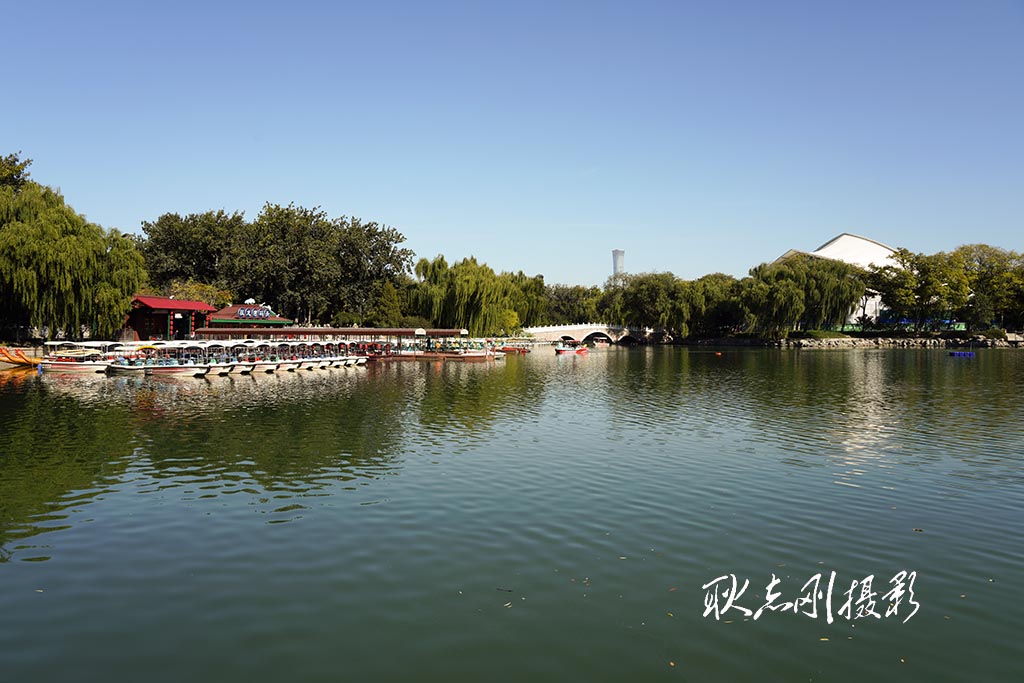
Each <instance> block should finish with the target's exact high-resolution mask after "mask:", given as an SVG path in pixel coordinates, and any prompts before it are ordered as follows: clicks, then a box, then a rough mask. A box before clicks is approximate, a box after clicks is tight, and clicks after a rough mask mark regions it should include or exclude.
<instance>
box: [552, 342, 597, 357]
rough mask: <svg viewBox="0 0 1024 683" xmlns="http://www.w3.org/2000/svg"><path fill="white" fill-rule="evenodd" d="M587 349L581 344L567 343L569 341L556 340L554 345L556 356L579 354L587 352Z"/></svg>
mask: <svg viewBox="0 0 1024 683" xmlns="http://www.w3.org/2000/svg"><path fill="white" fill-rule="evenodd" d="M588 351H589V349H587V347H586V346H585V345H583V344H577V343H569V342H558V344H556V345H555V355H557V356H568V355H573V354H575V355H579V356H582V355H583V354H585V353H587V352H588Z"/></svg>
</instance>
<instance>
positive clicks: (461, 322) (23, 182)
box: [0, 154, 1024, 340]
mask: <svg viewBox="0 0 1024 683" xmlns="http://www.w3.org/2000/svg"><path fill="white" fill-rule="evenodd" d="M30 164H31V160H28V159H26V160H22V159H21V158H20V156H19V154H10V155H8V156H6V157H0V295H2V297H0V322H2V325H3V327H4V328H5V333H4V334H5V335H7V336H13V335H11V332H10V331H11V330H23V329H26V328H30V327H31V328H37V329H39V330H41V331H42V333H43V334H44V335H46V336H50V337H52V336H56V335H58V334H60V335H65V336H68V337H72V338H77V337H79V336H81V334H82V333H83V332H84V331H85V330H86V329H88V330H89V331H90V332H91V334H92V335H93V336H97V337H110V336H113V335H114V334H116V332H117V331H118V330H119V329H120V327H121V325H122V324H123V321H124V319H125V316H126V314H127V312H128V310H129V307H130V302H131V298H132V296H133V295H134V294H137V293H148V294H157V295H164V296H175V297H177V298H181V299H190V300H200V301H205V302H207V303H209V304H211V305H214V306H224V305H227V304H228V303H232V302H240V301H244V300H246V299H249V298H254V299H256V300H257V301H258V302H260V303H265V304H267V305H269V306H271V307H272V308H273V310H274V311H275V312H276V313H278V314H280V315H282V316H284V317H287V318H291V319H293V320H295V321H296V322H297V323H300V324H307V325H309V324H328V325H335V326H348V325H353V324H355V325H360V326H374V327H439V328H465V329H467V330H469V332H470V333H471V334H473V335H476V336H492V335H514V334H516V333H518V332H519V331H520V330H521V329H522V328H523V327H528V326H533V325H545V324H571V323H578V322H590V321H596V322H605V323H610V324H619V325H629V326H639V327H652V328H657V329H659V330H663V331H664V332H665V334H666V335H667V338H671V339H675V340H681V339H693V338H714V337H721V336H728V335H734V334H749V335H753V336H757V337H762V338H769V339H777V338H780V337H785V336H787V335H788V334H790V333H792V332H793V331H796V330H814V329H831V328H836V327H838V326H841V325H843V324H844V323H846V322H847V321H848V320H849V319H850V318H851V316H855V315H856V313H857V310H858V307H859V306H861V305H862V304H863V302H864V298H865V296H866V295H871V294H873V293H877V294H878V295H880V296H881V298H882V303H883V305H884V306H885V307H886V309H887V311H888V313H887V318H886V319H885V320H881V321H880V320H874V319H867V318H865V317H862V319H861V320H860V323H861V324H862V325H863V326H878V325H886V324H887V325H890V326H904V327H911V328H913V329H915V330H918V331H920V330H923V329H926V328H930V327H938V326H942V325H946V324H948V323H949V321H951V320H958V321H963V322H965V323H966V324H967V325H968V326H969V328H970V329H985V328H987V327H989V326H991V325H993V324H995V325H999V326H1003V327H1008V328H1015V329H1019V328H1020V327H1021V326H1022V324H1024V257H1022V256H1021V255H1020V254H1018V253H1016V252H1012V251H1007V250H1004V249H1000V248H997V247H991V246H988V245H983V244H976V245H967V246H963V247H960V248H959V249H956V250H954V251H953V252H950V253H939V254H932V255H926V254H916V253H913V252H910V251H908V250H906V249H899V250H897V252H896V254H895V255H894V261H895V263H896V264H897V265H895V266H892V265H889V266H881V267H872V268H870V269H868V270H862V269H860V268H858V267H856V266H853V265H850V264H846V263H843V262H839V261H834V260H831V259H823V258H818V257H814V256H811V255H808V254H794V255H791V256H788V257H786V258H784V259H780V260H778V261H775V262H772V263H763V264H760V265H758V266H756V267H754V268H752V269H751V270H750V272H749V274H748V276H746V277H743V278H735V277H732V276H730V275H725V274H721V273H714V274H710V275H705V276H703V277H700V278H697V279H694V280H685V279H682V278H679V277H677V276H675V275H673V274H672V273H668V272H666V273H641V274H625V275H619V276H616V277H613V278H609V280H608V281H607V282H605V283H604V285H603V286H602V287H585V286H581V285H563V284H546V283H545V282H544V277H543V276H542V275H534V276H529V275H526V274H524V273H523V272H522V271H520V272H516V273H509V272H502V273H497V272H495V271H494V270H493V269H491V268H490V267H489V266H487V265H486V264H484V263H480V262H478V261H477V260H476V259H475V258H473V257H469V258H464V259H462V260H460V261H457V262H454V263H449V262H448V261H447V260H446V259H445V257H444V256H441V255H439V256H436V257H435V258H433V259H427V258H420V259H418V260H415V261H414V254H413V253H412V251H411V250H409V249H407V248H404V247H403V246H402V244H403V243H404V242H405V237H404V236H403V235H402V234H401V233H400V232H399V231H398V230H396V229H395V228H392V227H389V226H386V225H382V224H380V223H377V222H373V221H364V220H362V219H360V218H356V217H349V216H341V217H336V218H331V217H329V216H328V215H327V214H326V213H325V212H324V211H322V210H321V209H320V208H305V207H301V206H295V205H294V204H289V205H287V206H282V205H279V204H271V203H267V204H266V205H264V207H263V208H262V210H261V211H260V213H259V215H257V216H256V217H255V218H254V219H253V220H251V221H250V220H248V219H246V217H245V216H244V214H242V213H241V212H227V211H224V210H217V211H206V212H202V213H192V214H187V215H181V214H178V213H166V214H164V215H162V216H159V217H157V218H156V219H154V220H152V221H145V222H143V223H142V233H143V234H141V235H124V234H121V233H120V232H118V231H117V230H112V229H111V230H107V229H104V228H102V227H100V226H98V225H95V224H92V223H89V222H88V221H86V220H85V218H84V217H82V216H80V215H79V214H77V213H75V212H74V210H73V209H72V208H71V207H70V206H68V205H66V204H65V202H64V198H63V197H62V196H61V195H60V194H59V192H57V191H55V190H53V189H51V188H48V187H45V186H42V185H40V184H38V183H36V182H34V181H32V180H31V179H30V177H29V174H28V171H27V169H28V166H29V165H30Z"/></svg>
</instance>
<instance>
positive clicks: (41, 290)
mask: <svg viewBox="0 0 1024 683" xmlns="http://www.w3.org/2000/svg"><path fill="white" fill-rule="evenodd" d="M145 277H146V273H145V267H144V261H143V258H142V255H141V254H140V253H139V252H138V250H137V248H136V246H135V242H134V241H133V240H131V239H128V238H126V237H124V236H123V235H121V234H120V233H119V232H117V231H116V230H111V231H106V230H104V229H103V228H101V227H100V226H98V225H94V224H92V223H89V222H87V221H86V220H85V218H84V217H82V216H81V215H79V214H77V213H75V212H74V210H73V209H72V208H71V207H69V206H67V205H65V203H64V198H63V197H62V196H61V195H60V194H58V193H57V192H55V191H53V190H51V189H50V188H47V187H43V186H42V185H39V184H37V183H34V182H31V181H26V182H24V183H23V184H22V185H20V186H15V185H13V184H9V185H5V186H3V187H0V293H2V297H0V298H2V300H3V301H4V302H5V303H4V308H3V309H2V310H3V314H4V316H5V318H6V321H7V322H8V324H14V325H19V326H23V325H30V326H33V327H38V328H40V329H41V330H43V331H44V333H45V334H46V335H47V336H48V337H51V338H52V337H53V336H55V335H57V334H64V335H66V336H68V337H71V338H77V337H79V336H80V335H81V333H82V329H83V328H88V329H89V330H90V331H91V333H92V334H93V336H98V337H109V336H112V335H113V334H114V333H115V332H116V331H117V330H118V329H120V327H121V325H122V324H123V322H124V317H125V315H126V314H127V313H128V309H129V307H130V305H131V297H132V295H133V294H134V293H135V292H136V291H138V289H139V287H141V286H142V284H143V283H144V282H145Z"/></svg>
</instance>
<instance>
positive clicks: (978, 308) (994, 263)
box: [953, 244, 1024, 329]
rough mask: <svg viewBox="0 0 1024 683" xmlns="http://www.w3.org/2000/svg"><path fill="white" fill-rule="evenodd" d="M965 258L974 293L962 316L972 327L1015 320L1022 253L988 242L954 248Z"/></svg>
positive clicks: (1023, 263) (967, 274)
mask: <svg viewBox="0 0 1024 683" xmlns="http://www.w3.org/2000/svg"><path fill="white" fill-rule="evenodd" d="M953 255H954V256H957V257H959V258H960V259H962V261H963V264H964V272H965V274H966V276H967V285H968V287H969V288H970V291H971V294H970V297H969V299H968V301H967V304H966V305H965V306H963V307H962V308H961V309H960V311H959V316H960V318H962V319H963V320H965V321H967V323H968V325H969V327H970V328H971V329H985V328H988V327H990V326H991V325H992V324H993V323H998V324H999V325H1004V324H1005V323H1006V321H1007V319H1010V320H1011V321H1012V320H1014V313H1015V310H1014V309H1015V308H1016V306H1015V294H1016V293H1017V292H1018V291H1019V289H1020V282H1019V275H1018V274H1019V272H1020V270H1021V266H1022V265H1024V260H1022V257H1021V255H1020V254H1018V253H1016V252H1012V251H1007V250H1006V249H1000V248H998V247H990V246H989V245H987V244H966V245H964V246H961V247H958V248H957V249H955V250H954V251H953Z"/></svg>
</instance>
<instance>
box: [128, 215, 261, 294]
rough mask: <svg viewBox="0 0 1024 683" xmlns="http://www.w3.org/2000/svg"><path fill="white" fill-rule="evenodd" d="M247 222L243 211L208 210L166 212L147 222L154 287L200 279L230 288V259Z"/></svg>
mask: <svg viewBox="0 0 1024 683" xmlns="http://www.w3.org/2000/svg"><path fill="white" fill-rule="evenodd" d="M245 226H246V222H245V217H244V216H243V214H241V213H237V212H236V213H233V214H228V213H226V212H224V211H206V212H204V213H191V214H188V215H187V216H184V217H182V216H180V215H178V214H176V213H166V214H164V215H162V216H160V217H159V218H158V219H156V221H154V222H152V223H149V222H144V223H143V224H142V229H143V231H144V232H145V233H146V235H147V238H146V239H145V240H144V241H143V242H142V245H141V246H142V253H143V254H144V255H145V257H146V268H147V270H148V271H149V278H150V282H152V284H153V286H154V287H158V288H166V287H168V286H169V285H170V284H171V283H172V282H175V281H180V282H188V281H193V282H200V283H206V284H209V285H211V286H213V287H216V288H218V289H228V288H229V287H228V282H227V276H228V273H227V269H226V265H227V260H228V256H229V255H230V254H231V253H232V249H233V247H234V246H235V242H236V240H237V239H238V237H239V236H240V234H241V233H242V231H243V230H244V228H245Z"/></svg>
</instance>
